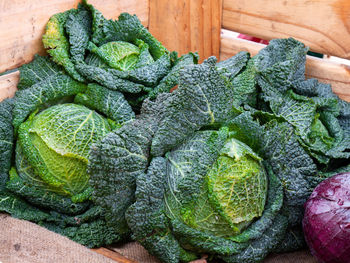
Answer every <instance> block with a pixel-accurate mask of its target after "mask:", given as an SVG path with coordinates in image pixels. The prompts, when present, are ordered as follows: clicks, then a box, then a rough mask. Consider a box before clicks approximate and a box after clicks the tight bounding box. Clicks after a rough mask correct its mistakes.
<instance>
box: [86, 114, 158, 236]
mask: <svg viewBox="0 0 350 263" xmlns="http://www.w3.org/2000/svg"><path fill="white" fill-rule="evenodd" d="M155 125H156V121H155V120H153V119H147V118H144V119H136V120H134V121H132V122H128V123H126V124H125V125H124V126H122V127H121V128H120V129H118V130H115V131H113V132H111V133H109V134H108V135H107V136H106V137H105V138H104V139H102V141H101V142H99V143H97V144H94V145H93V146H92V147H91V153H90V158H89V166H88V172H89V174H90V176H91V177H90V185H91V186H92V187H93V188H94V192H93V199H94V202H95V203H96V204H98V205H99V206H101V207H102V208H104V209H105V210H106V219H107V221H108V222H109V224H110V225H113V226H115V227H116V228H117V229H123V228H124V229H125V228H126V223H125V218H124V213H125V211H126V209H127V208H128V207H129V206H130V205H131V204H132V202H133V200H134V193H135V188H136V185H135V183H136V178H137V177H138V176H140V175H141V174H142V173H144V172H145V171H146V169H147V166H148V158H149V147H150V144H151V140H152V136H153V134H154V129H155ZM116 200H118V201H117V202H118V205H115V202H116ZM121 231H122V230H121ZM124 231H125V230H124Z"/></svg>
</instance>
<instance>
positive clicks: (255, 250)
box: [222, 215, 288, 263]
mask: <svg viewBox="0 0 350 263" xmlns="http://www.w3.org/2000/svg"><path fill="white" fill-rule="evenodd" d="M287 225H288V221H287V219H286V217H285V216H282V215H277V217H276V218H275V220H274V222H273V226H272V227H270V228H269V229H268V230H267V231H266V232H265V233H263V234H262V237H260V238H259V239H257V240H255V241H252V242H251V243H250V244H249V246H248V247H247V248H246V249H245V250H244V251H242V252H241V253H239V254H236V255H231V256H227V257H222V258H223V259H224V260H225V261H226V262H228V263H241V262H245V263H254V262H259V261H261V260H263V259H264V258H265V257H266V256H267V255H268V254H269V253H270V251H272V250H273V249H274V248H275V247H276V246H277V245H278V244H279V243H280V242H281V241H282V240H283V238H284V236H285V231H286V228H287Z"/></svg>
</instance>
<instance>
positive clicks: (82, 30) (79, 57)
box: [65, 5, 92, 63]
mask: <svg viewBox="0 0 350 263" xmlns="http://www.w3.org/2000/svg"><path fill="white" fill-rule="evenodd" d="M91 20H92V18H91V14H90V12H89V11H88V10H86V9H84V8H83V6H82V5H80V6H79V9H78V11H77V12H76V13H72V14H70V15H69V16H68V18H67V21H66V24H65V29H66V33H67V35H68V38H69V44H70V47H69V52H70V55H71V60H72V61H73V63H76V62H79V61H83V60H84V55H85V50H86V48H87V46H88V42H89V39H90V35H91V25H92V21H91Z"/></svg>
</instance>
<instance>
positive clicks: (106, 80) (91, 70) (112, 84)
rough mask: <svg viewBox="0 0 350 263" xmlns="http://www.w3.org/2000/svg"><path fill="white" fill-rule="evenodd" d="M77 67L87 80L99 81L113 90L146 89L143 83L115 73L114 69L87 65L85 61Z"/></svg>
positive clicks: (132, 90)
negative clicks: (123, 77)
mask: <svg viewBox="0 0 350 263" xmlns="http://www.w3.org/2000/svg"><path fill="white" fill-rule="evenodd" d="M76 69H77V70H78V71H79V73H80V74H82V75H83V76H84V77H85V78H86V79H87V80H89V81H96V82H97V83H99V84H101V85H102V86H105V87H107V88H109V89H111V90H118V91H121V92H129V93H139V92H141V91H142V90H143V89H144V86H143V85H141V84H137V83H134V82H132V81H129V80H126V79H122V78H120V77H119V76H117V75H115V74H113V73H112V71H113V69H109V68H108V69H103V68H98V67H95V66H89V65H86V64H84V63H80V64H78V65H77V66H76Z"/></svg>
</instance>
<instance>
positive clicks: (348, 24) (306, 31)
mask: <svg viewBox="0 0 350 263" xmlns="http://www.w3.org/2000/svg"><path fill="white" fill-rule="evenodd" d="M222 21H223V28H225V29H230V30H233V31H235V32H240V33H244V34H248V35H252V36H256V37H260V38H262V39H267V40H270V39H272V38H286V37H290V36H291V37H294V38H296V39H298V40H300V41H302V42H303V43H304V44H306V45H307V46H309V47H311V49H312V50H313V51H317V52H320V53H323V54H329V55H334V56H338V57H343V58H350V1H349V0H318V1H315V0H313V1H310V0H273V1H271V0H260V1H256V0H224V2H223V18H222Z"/></svg>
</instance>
